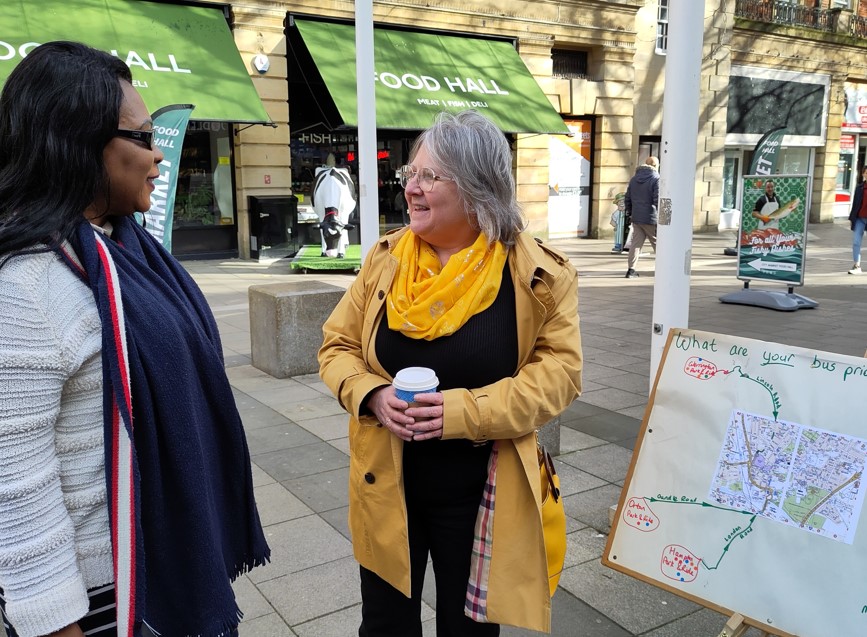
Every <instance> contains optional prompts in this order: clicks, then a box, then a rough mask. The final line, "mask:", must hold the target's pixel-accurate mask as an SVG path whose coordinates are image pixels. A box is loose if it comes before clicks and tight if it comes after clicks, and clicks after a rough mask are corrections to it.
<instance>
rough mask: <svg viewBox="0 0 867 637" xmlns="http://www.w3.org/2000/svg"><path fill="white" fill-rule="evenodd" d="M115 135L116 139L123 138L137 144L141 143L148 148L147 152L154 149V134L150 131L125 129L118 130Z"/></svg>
mask: <svg viewBox="0 0 867 637" xmlns="http://www.w3.org/2000/svg"><path fill="white" fill-rule="evenodd" d="M116 135H117V136H118V137H124V138H126V139H133V140H135V141H137V142H141V143H142V144H144V145H145V146H147V147H148V150H153V149H154V132H153V131H152V130H127V129H125V128H118V129H117V133H116Z"/></svg>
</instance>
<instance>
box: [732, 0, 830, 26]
mask: <svg viewBox="0 0 867 637" xmlns="http://www.w3.org/2000/svg"><path fill="white" fill-rule="evenodd" d="M735 15H736V16H737V17H739V18H746V19H747V20H756V21H758V22H772V23H774V24H785V25H790V26H799V27H807V28H810V29H818V30H820V31H834V30H836V22H837V16H838V15H839V11H832V10H830V9H817V8H814V7H806V6H804V5H802V4H793V3H792V2H786V1H785V0H737V2H736V3H735Z"/></svg>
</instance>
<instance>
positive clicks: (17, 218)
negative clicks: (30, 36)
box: [0, 42, 132, 257]
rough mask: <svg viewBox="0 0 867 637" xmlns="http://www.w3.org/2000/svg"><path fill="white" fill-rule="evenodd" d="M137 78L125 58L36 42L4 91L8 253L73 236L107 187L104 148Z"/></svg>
mask: <svg viewBox="0 0 867 637" xmlns="http://www.w3.org/2000/svg"><path fill="white" fill-rule="evenodd" d="M120 80H126V81H127V82H131V81H132V76H131V74H130V70H129V67H127V65H126V64H124V63H123V62H122V61H121V60H119V59H118V58H116V57H114V56H112V55H109V54H108V53H104V52H102V51H98V50H96V49H92V48H90V47H89V46H86V45H84V44H80V43H78V42H49V43H47V44H43V45H41V46H38V47H36V48H35V49H33V51H31V52H30V54H29V55H28V56H27V57H26V58H24V60H23V61H22V62H21V63H20V64H18V66H17V67H15V69H14V70H13V71H12V73H10V74H9V78H8V79H7V80H6V85H5V86H4V87H3V92H2V94H0V257H4V256H8V255H9V254H10V253H12V252H16V251H20V250H26V249H28V248H33V247H34V246H37V245H38V244H40V243H44V244H48V245H52V244H56V243H57V242H58V241H60V240H62V239H66V238H69V237H70V235H71V234H72V232H73V230H74V228H75V226H76V225H77V224H78V223H81V220H82V218H83V213H84V210H85V209H86V208H87V206H89V205H90V204H91V203H93V201H94V200H95V199H96V198H97V196H98V195H99V194H101V193H105V192H106V191H107V184H106V177H105V171H104V168H103V159H102V153H103V150H104V149H105V146H106V145H107V144H108V142H109V141H111V139H112V137H114V135H115V131H116V130H117V126H118V121H119V118H120V107H121V103H122V101H123V91H122V88H121V85H120Z"/></svg>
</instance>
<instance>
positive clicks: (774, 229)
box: [720, 175, 819, 311]
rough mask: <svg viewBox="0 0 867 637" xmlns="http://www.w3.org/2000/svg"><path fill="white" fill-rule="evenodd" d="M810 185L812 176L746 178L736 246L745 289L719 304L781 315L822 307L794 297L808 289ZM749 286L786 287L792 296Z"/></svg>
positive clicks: (798, 296) (740, 276) (739, 274)
mask: <svg viewBox="0 0 867 637" xmlns="http://www.w3.org/2000/svg"><path fill="white" fill-rule="evenodd" d="M808 184H809V176H808V175H773V176H769V175H745V176H744V178H743V183H742V186H743V191H742V192H743V193H744V206H743V209H744V212H743V213H742V214H741V223H740V228H739V229H738V245H737V257H738V272H737V277H738V279H740V280H741V281H743V282H744V289H743V290H740V291H739V292H734V293H731V294H725V295H723V296H721V297H720V301H722V302H723V303H737V304H740V305H755V306H757V307H766V308H769V309H772V310H781V311H794V310H800V309H801V308H814V307H818V305H819V304H818V303H817V302H816V301H813V300H812V299H808V298H807V297H805V296H801V295H800V294H795V293H794V289H795V286H801V285H804V265H805V264H806V260H805V258H804V255H805V250H806V247H807V213H806V210H807V205H806V202H807V187H808ZM768 192H770V193H771V196H770V197H769V196H768V194H767V193H768ZM747 211H750V213H749V214H747ZM750 281H771V282H775V283H784V284H786V285H787V286H788V291H787V292H782V291H780V290H757V289H755V288H751V287H750Z"/></svg>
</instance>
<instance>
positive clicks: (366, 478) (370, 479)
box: [364, 472, 376, 484]
mask: <svg viewBox="0 0 867 637" xmlns="http://www.w3.org/2000/svg"><path fill="white" fill-rule="evenodd" d="M364 481H365V482H366V483H367V484H373V483H374V482H376V476H375V475H373V474H372V473H370V472H368V473H365V474H364Z"/></svg>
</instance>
